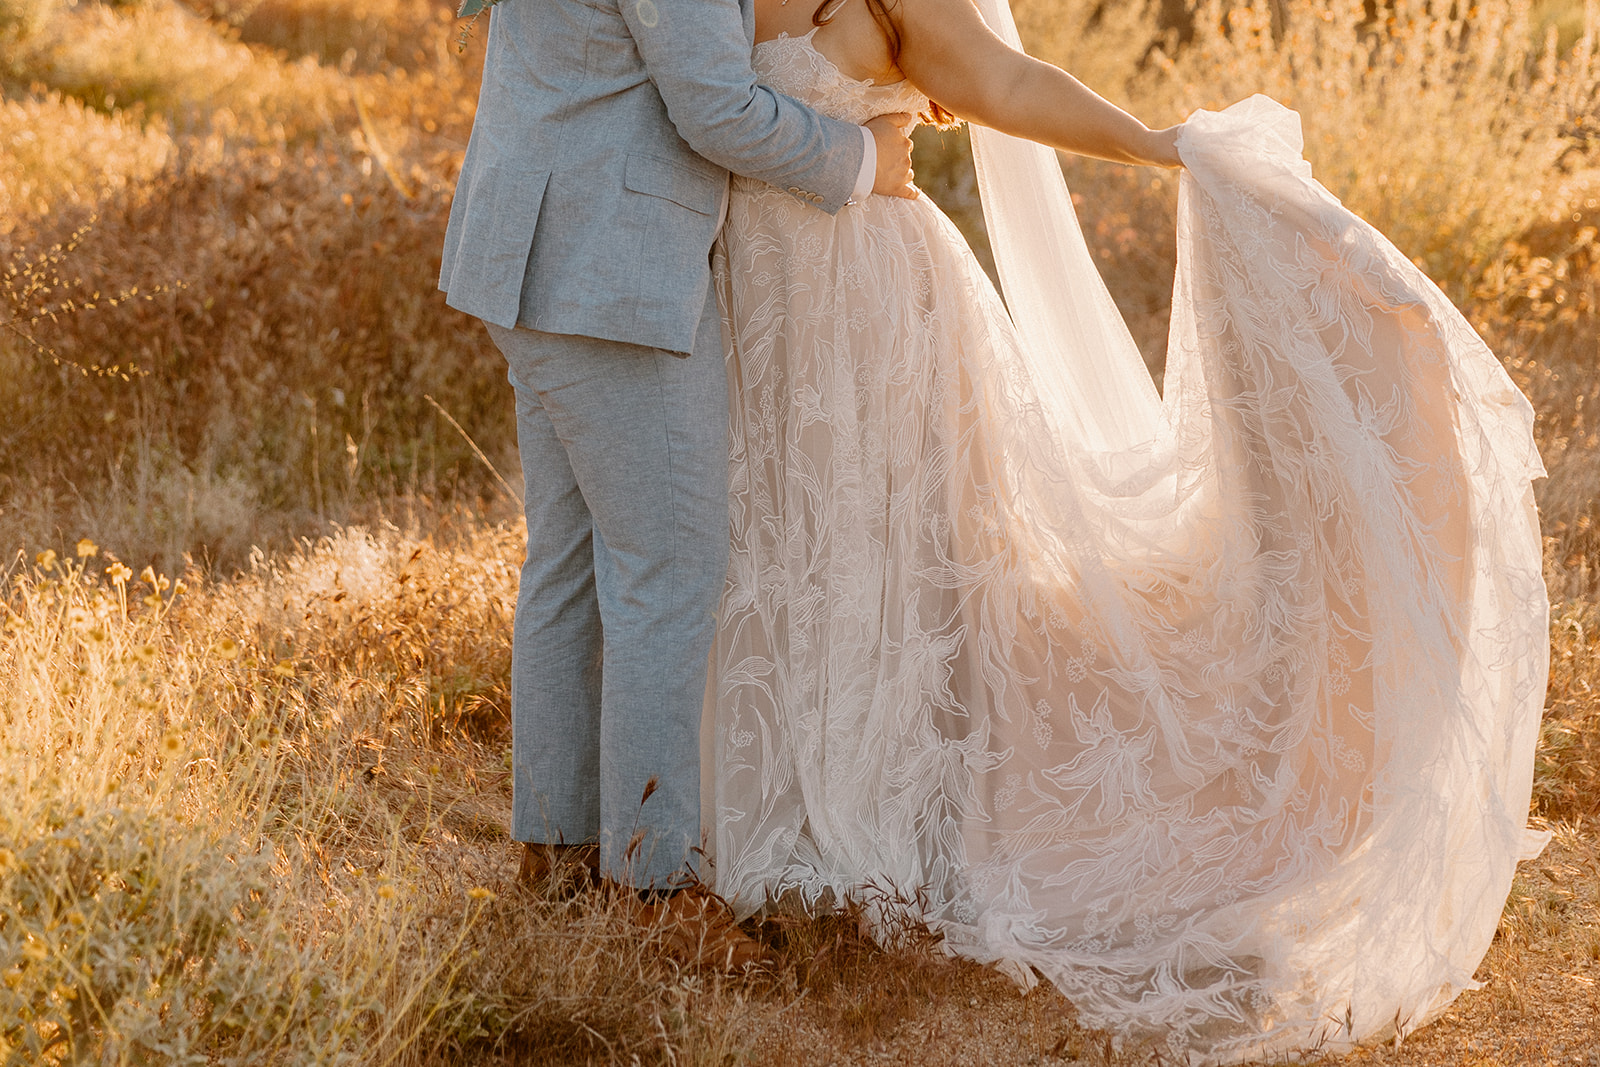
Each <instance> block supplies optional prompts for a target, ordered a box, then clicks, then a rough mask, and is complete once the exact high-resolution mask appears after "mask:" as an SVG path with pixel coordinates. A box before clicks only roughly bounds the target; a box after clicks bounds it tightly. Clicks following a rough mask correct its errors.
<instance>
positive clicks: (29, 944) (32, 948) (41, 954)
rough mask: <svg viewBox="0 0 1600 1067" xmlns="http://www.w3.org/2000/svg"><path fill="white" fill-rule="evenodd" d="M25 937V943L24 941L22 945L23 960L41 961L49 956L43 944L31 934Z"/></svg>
mask: <svg viewBox="0 0 1600 1067" xmlns="http://www.w3.org/2000/svg"><path fill="white" fill-rule="evenodd" d="M26 936H27V941H25V942H24V943H23V945H22V955H23V958H25V959H30V960H42V959H44V958H45V957H46V956H48V955H50V950H49V949H48V948H46V947H45V946H44V943H43V942H41V941H40V940H39V939H38V938H36V937H34V936H33V935H32V934H28V935H26Z"/></svg>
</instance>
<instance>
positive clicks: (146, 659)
mask: <svg viewBox="0 0 1600 1067" xmlns="http://www.w3.org/2000/svg"><path fill="white" fill-rule="evenodd" d="M160 651H161V650H160V649H159V648H157V647H156V646H155V645H152V644H151V643H150V642H148V641H146V642H145V643H144V644H142V645H134V646H133V658H134V659H136V660H138V661H139V662H140V663H150V662H152V661H154V660H155V658H156V656H157V654H159V653H160Z"/></svg>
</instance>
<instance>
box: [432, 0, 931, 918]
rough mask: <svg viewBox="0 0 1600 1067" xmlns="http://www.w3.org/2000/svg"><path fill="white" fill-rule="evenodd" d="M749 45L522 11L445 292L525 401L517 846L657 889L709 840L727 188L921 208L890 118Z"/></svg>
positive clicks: (460, 216) (649, 14)
mask: <svg viewBox="0 0 1600 1067" xmlns="http://www.w3.org/2000/svg"><path fill="white" fill-rule="evenodd" d="M752 33H753V20H752V15H751V9H750V7H749V0H744V3H743V6H741V3H740V0H503V2H502V3H500V4H498V5H497V6H496V7H495V8H494V9H493V11H492V14H491V19H490V28H489V39H488V45H487V53H486V56H485V64H484V75H483V87H482V91H481V95H480V97H479V104H478V113H477V117H476V120H475V123H474V126H473V132H472V139H471V142H470V144H469V146H468V148H467V153H466V158H465V160H464V161H463V164H462V171H461V176H460V179H459V181H458V184H457V187H456V197H455V202H454V204H453V205H452V209H451V214H450V224H449V229H448V231H447V233H446V236H445V248H444V259H443V266H442V271H441V277H440V287H441V288H442V289H444V290H445V291H446V292H447V294H448V298H447V299H448V303H449V304H450V305H451V306H452V307H455V308H459V309H460V310H462V311H466V312H468V313H470V314H472V315H475V316H477V317H478V318H481V319H483V320H484V321H485V322H486V323H487V324H488V326H489V332H490V335H491V336H492V337H493V338H494V340H495V343H496V344H497V345H498V346H499V347H500V349H501V351H502V352H503V353H504V354H505V356H506V359H507V363H508V365H509V372H510V373H509V377H510V379H511V383H512V385H513V387H514V390H515V393H516V406H517V432H518V444H519V447H520V449H521V453H522V465H523V474H524V481H525V496H526V512H527V520H528V556H527V559H526V562H525V563H524V564H523V568H522V575H521V582H520V587H519V592H518V600H517V608H516V622H515V634H514V639H513V657H512V723H513V744H512V761H513V770H514V794H515V795H514V800H513V813H512V828H511V830H512V837H513V838H515V839H516V840H518V841H523V842H531V843H545V844H549V845H552V846H554V845H558V844H565V845H566V846H569V847H571V846H579V845H587V844H590V843H595V844H598V845H599V846H600V849H599V852H600V854H599V863H600V866H601V868H602V871H603V873H604V874H606V875H607V876H608V877H611V878H613V879H616V880H618V881H623V882H626V883H629V884H632V885H636V886H640V887H650V886H654V887H658V888H660V887H664V886H666V885H667V884H668V883H669V881H670V880H671V879H672V878H673V876H674V875H676V874H680V873H682V872H684V870H685V864H686V863H687V862H689V857H690V849H691V848H692V847H693V846H695V845H698V844H699V842H700V824H699V811H700V771H699V753H700V744H699V726H700V713H701V704H702V699H703V695H704V686H705V669H706V658H707V654H708V651H709V648H710V642H711V637H712V632H713V626H714V618H713V614H714V612H715V610H716V606H717V601H718V598H719V596H720V594H721V590H722V583H723V577H724V569H725V566H726V558H727V545H728V527H727V444H726V425H727V410H726V384H725V377H724V362H723V360H724V356H723V351H722V341H721V327H720V319H719V316H718V313H717V309H716V304H715V300H714V298H713V297H712V295H711V291H710V267H709V252H710V249H711V244H712V241H713V239H714V238H715V235H716V231H717V228H718V226H719V225H720V222H721V217H722V212H723V210H724V207H725V203H726V197H727V194H728V172H729V170H730V169H731V170H734V171H737V172H738V173H741V174H746V175H749V176H751V177H755V178H758V179H761V180H764V181H767V182H770V183H771V184H773V185H776V186H778V187H779V188H782V189H786V190H788V191H789V192H790V193H791V194H792V195H793V196H794V197H795V198H796V199H797V200H799V201H802V202H804V203H806V204H809V205H815V206H816V207H819V208H822V209H823V210H826V211H830V212H836V211H838V210H840V209H841V208H843V207H844V206H845V205H846V203H847V202H848V201H849V200H850V199H851V198H852V197H853V196H859V195H865V194H866V192H868V191H869V190H872V189H876V190H877V191H880V192H900V193H903V194H906V195H914V193H912V191H911V190H910V188H909V182H910V146H909V142H908V141H907V140H906V138H905V136H904V135H903V134H902V133H900V131H899V130H898V129H897V128H896V126H895V123H894V122H893V121H883V120H875V123H874V124H871V126H872V128H870V129H869V128H868V127H856V126H853V125H850V124H847V123H842V122H838V121H835V120H833V119H830V118H827V117H825V116H822V115H819V114H816V113H815V112H813V111H811V110H809V109H807V108H805V107H803V106H802V105H800V104H799V103H797V102H795V101H794V100H791V99H789V98H787V97H784V96H781V95H779V94H777V93H774V92H772V91H771V90H768V89H766V88H764V87H762V86H759V85H758V84H757V83H756V79H755V74H754V72H753V70H752V69H751V60H750V55H751V47H752V44H751V42H752ZM648 783H654V787H653V788H651V789H647V784H648ZM647 792H648V794H649V797H648V800H646V801H644V802H642V803H641V798H642V797H644V796H645V795H646V793H647Z"/></svg>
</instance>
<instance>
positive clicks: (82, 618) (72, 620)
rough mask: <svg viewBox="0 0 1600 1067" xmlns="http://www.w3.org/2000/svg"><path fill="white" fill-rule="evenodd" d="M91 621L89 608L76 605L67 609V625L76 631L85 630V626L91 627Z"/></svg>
mask: <svg viewBox="0 0 1600 1067" xmlns="http://www.w3.org/2000/svg"><path fill="white" fill-rule="evenodd" d="M89 621H90V616H89V609H88V608H82V607H79V606H78V605H76V604H74V605H73V606H72V607H70V608H68V609H67V625H68V626H70V627H72V628H73V629H74V630H81V629H83V628H84V627H85V626H88V625H89Z"/></svg>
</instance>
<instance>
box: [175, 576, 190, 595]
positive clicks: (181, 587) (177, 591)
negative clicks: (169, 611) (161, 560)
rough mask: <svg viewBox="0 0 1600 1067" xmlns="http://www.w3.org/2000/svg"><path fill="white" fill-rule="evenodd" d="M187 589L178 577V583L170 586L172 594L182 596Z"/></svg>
mask: <svg viewBox="0 0 1600 1067" xmlns="http://www.w3.org/2000/svg"><path fill="white" fill-rule="evenodd" d="M188 591H189V587H188V586H187V585H185V584H184V582H183V579H182V578H179V579H178V584H177V585H175V586H173V587H172V595H173V596H182V595H183V594H185V593H187V592H188Z"/></svg>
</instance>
